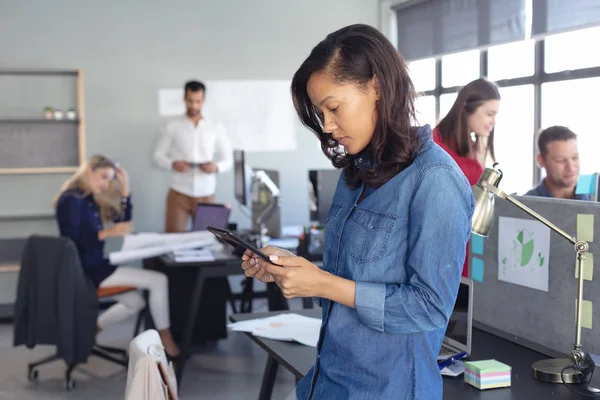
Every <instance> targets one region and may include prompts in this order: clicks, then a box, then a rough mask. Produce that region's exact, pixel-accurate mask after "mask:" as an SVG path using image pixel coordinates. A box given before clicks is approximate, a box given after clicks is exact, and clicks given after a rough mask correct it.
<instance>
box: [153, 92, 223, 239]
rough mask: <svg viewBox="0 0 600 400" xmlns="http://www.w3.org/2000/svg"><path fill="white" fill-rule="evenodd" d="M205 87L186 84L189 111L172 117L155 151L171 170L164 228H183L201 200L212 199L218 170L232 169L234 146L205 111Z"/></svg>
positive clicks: (155, 158)
mask: <svg viewBox="0 0 600 400" xmlns="http://www.w3.org/2000/svg"><path fill="white" fill-rule="evenodd" d="M205 93H206V87H205V86H204V84H203V83H201V82H198V81H189V82H187V83H186V84H185V96H184V100H185V105H186V109H187V112H186V115H185V116H182V117H181V118H178V119H175V120H173V121H170V122H169V123H167V124H166V126H165V128H164V131H163V133H162V135H161V137H160V139H159V141H158V143H157V145H156V149H155V151H154V161H155V162H156V163H157V164H158V165H159V166H160V167H162V168H165V169H168V170H171V171H172V174H171V181H170V190H169V194H168V195H167V213H166V219H165V232H183V231H185V230H186V227H187V223H188V218H189V217H190V216H192V217H193V215H194V212H195V210H196V206H197V205H198V203H212V202H214V199H215V189H216V185H217V179H216V174H217V173H221V172H225V171H227V170H229V169H231V167H232V165H233V150H232V148H231V143H230V141H229V139H228V137H227V132H226V131H225V127H224V126H222V125H220V124H216V123H213V122H211V121H210V120H207V119H206V118H204V116H203V115H202V105H203V104H204V95H205Z"/></svg>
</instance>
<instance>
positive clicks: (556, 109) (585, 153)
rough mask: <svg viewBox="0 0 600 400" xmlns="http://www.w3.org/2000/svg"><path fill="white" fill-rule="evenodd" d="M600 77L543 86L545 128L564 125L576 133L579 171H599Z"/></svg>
mask: <svg viewBox="0 0 600 400" xmlns="http://www.w3.org/2000/svg"><path fill="white" fill-rule="evenodd" d="M598 92H600V77H597V78H588V79H578V80H570V81H562V82H551V83H545V84H543V85H542V128H547V127H549V126H552V125H563V126H566V127H568V128H569V129H571V130H572V131H573V132H575V133H576V134H577V142H578V148H579V158H580V173H582V174H591V173H594V172H600V163H599V162H598V161H597V158H598V145H600V137H599V136H598V131H597V128H596V127H597V123H598V122H597V121H598V117H597V114H598V102H597V101H596V99H597V94H598Z"/></svg>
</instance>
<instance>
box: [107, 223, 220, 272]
mask: <svg viewBox="0 0 600 400" xmlns="http://www.w3.org/2000/svg"><path fill="white" fill-rule="evenodd" d="M215 243H216V239H215V236H214V235H213V234H212V233H210V232H208V231H200V232H188V233H149V232H148V233H136V234H132V235H127V236H125V238H124V241H123V247H122V248H121V250H120V251H113V252H111V253H110V254H109V255H108V259H109V260H110V263H111V264H114V265H120V264H123V263H127V262H130V261H135V260H142V259H144V258H149V257H156V256H160V255H161V254H166V253H169V252H171V251H176V250H185V249H196V248H199V247H208V246H211V245H213V244H215Z"/></svg>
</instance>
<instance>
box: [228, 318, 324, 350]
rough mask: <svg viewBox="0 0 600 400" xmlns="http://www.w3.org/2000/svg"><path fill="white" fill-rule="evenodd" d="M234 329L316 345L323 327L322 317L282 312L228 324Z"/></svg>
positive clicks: (306, 344) (265, 336)
mask: <svg viewBox="0 0 600 400" xmlns="http://www.w3.org/2000/svg"><path fill="white" fill-rule="evenodd" d="M227 327H228V328H230V329H231V330H233V331H239V332H250V333H252V334H253V335H254V336H260V337H264V338H267V339H275V340H284V341H290V342H291V341H295V342H298V343H300V344H303V345H305V346H312V347H316V346H317V342H318V341H319V331H320V329H321V319H320V318H309V317H304V316H302V315H298V314H293V313H292V314H280V315H276V316H274V317H268V318H259V319H251V320H248V321H241V322H235V323H232V324H229V325H227Z"/></svg>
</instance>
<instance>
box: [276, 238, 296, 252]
mask: <svg viewBox="0 0 600 400" xmlns="http://www.w3.org/2000/svg"><path fill="white" fill-rule="evenodd" d="M299 245H300V241H299V240H298V238H271V239H269V246H275V247H279V248H280V249H286V250H294V251H295V250H296V249H297V248H298V246H299Z"/></svg>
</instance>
